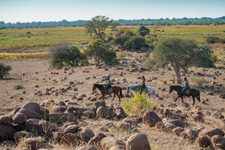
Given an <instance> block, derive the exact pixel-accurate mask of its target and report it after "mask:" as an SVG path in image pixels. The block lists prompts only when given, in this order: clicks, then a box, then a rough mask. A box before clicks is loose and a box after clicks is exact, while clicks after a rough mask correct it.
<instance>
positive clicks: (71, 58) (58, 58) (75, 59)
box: [51, 44, 87, 68]
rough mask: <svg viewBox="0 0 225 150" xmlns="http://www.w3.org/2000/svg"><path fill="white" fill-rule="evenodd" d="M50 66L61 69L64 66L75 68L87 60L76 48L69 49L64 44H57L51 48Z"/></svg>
mask: <svg viewBox="0 0 225 150" xmlns="http://www.w3.org/2000/svg"><path fill="white" fill-rule="evenodd" d="M51 52H52V60H51V65H52V66H53V67H56V68H62V67H63V66H64V65H65V64H66V65H69V66H72V67H75V66H78V65H79V63H80V62H81V61H84V60H87V57H86V55H85V54H83V53H81V52H80V50H79V49H78V48H77V47H76V46H72V47H69V46H68V45H66V44H58V45H55V46H54V47H53V49H52V50H51Z"/></svg>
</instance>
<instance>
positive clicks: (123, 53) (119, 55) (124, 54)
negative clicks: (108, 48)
mask: <svg viewBox="0 0 225 150" xmlns="http://www.w3.org/2000/svg"><path fill="white" fill-rule="evenodd" d="M126 56H127V53H126V52H119V53H117V57H118V58H122V57H126Z"/></svg>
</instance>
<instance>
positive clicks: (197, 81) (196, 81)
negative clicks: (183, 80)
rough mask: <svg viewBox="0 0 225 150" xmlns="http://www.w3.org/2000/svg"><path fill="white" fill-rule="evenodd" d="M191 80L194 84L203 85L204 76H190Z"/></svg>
mask: <svg viewBox="0 0 225 150" xmlns="http://www.w3.org/2000/svg"><path fill="white" fill-rule="evenodd" d="M191 81H192V82H193V83H194V84H196V85H197V86H203V85H204V84H205V83H206V81H205V79H204V78H200V77H196V76H192V77H191Z"/></svg>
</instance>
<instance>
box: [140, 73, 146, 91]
mask: <svg viewBox="0 0 225 150" xmlns="http://www.w3.org/2000/svg"><path fill="white" fill-rule="evenodd" d="M145 87H146V86H145V76H142V85H141V93H142V91H143V90H144V88H145Z"/></svg>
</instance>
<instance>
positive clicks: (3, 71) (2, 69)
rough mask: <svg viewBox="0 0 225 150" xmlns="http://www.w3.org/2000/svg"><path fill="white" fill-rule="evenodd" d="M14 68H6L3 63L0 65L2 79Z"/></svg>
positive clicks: (0, 77)
mask: <svg viewBox="0 0 225 150" xmlns="http://www.w3.org/2000/svg"><path fill="white" fill-rule="evenodd" d="M10 70H12V68H11V67H10V66H9V65H7V66H5V65H4V64H3V63H0V79H3V76H5V75H7V74H8V73H9V71H10Z"/></svg>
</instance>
